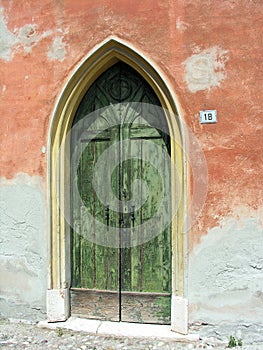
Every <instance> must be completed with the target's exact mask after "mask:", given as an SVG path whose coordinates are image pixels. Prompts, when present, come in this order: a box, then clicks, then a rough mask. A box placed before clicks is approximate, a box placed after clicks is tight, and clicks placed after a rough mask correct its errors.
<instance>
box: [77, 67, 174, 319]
mask: <svg viewBox="0 0 263 350" xmlns="http://www.w3.org/2000/svg"><path fill="white" fill-rule="evenodd" d="M155 106H156V107H155ZM160 106H161V104H160V101H159V100H158V98H157V96H156V94H155V92H154V91H153V89H152V88H151V87H150V85H149V84H148V83H147V82H146V81H145V80H144V79H143V78H142V77H141V76H140V74H139V73H138V72H137V71H136V70H134V69H133V68H131V67H130V66H128V65H127V64H125V63H123V62H118V63H116V64H114V65H113V66H111V67H110V68H109V69H108V70H106V71H105V72H104V73H103V74H101V75H100V76H99V78H98V79H97V80H96V81H95V82H94V83H93V84H92V86H91V87H90V88H89V90H88V91H87V93H86V94H85V96H84V97H83V99H82V101H81V103H80V105H79V107H78V109H77V112H76V115H75V118H74V121H73V126H72V134H71V165H72V166H71V213H72V235H71V271H72V276H71V313H72V315H78V316H82V317H83V316H84V317H87V318H94V319H103V320H114V321H130V322H140V323H159V324H169V323H170V303H171V227H170V225H167V224H165V223H163V224H162V222H163V221H164V218H165V217H169V210H170V201H171V199H170V164H169V153H170V139H169V136H168V133H167V132H166V131H168V127H167V123H166V119H165V115H164V112H163V111H162V109H161V107H160ZM165 154H166V155H168V157H166V156H165ZM154 164H155V165H154ZM156 164H157V166H156ZM164 187H165V190H164ZM164 192H166V194H167V193H169V196H168V197H169V198H168V199H167V198H165V199H164V197H165V196H164ZM166 197H167V195H166ZM163 202H164V203H163ZM160 208H161V209H160ZM153 217H154V219H155V220H152V218H153ZM156 230H159V232H156Z"/></svg>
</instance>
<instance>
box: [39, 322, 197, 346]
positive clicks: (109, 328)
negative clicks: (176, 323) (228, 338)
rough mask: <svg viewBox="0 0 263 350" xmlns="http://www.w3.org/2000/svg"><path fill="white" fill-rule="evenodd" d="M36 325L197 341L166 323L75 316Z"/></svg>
mask: <svg viewBox="0 0 263 350" xmlns="http://www.w3.org/2000/svg"><path fill="white" fill-rule="evenodd" d="M38 327H40V328H49V329H58V328H62V329H68V330H72V331H82V332H86V333H91V334H96V335H101V336H108V335H110V336H116V337H117V336H119V337H132V338H155V339H162V340H173V341H181V342H197V341H198V340H199V335H198V334H195V333H193V334H186V335H183V334H179V333H176V332H173V331H172V330H171V326H166V325H156V324H139V323H128V322H110V321H99V320H89V319H84V318H77V317H70V318H69V319H68V320H67V321H65V322H48V321H40V322H39V323H38Z"/></svg>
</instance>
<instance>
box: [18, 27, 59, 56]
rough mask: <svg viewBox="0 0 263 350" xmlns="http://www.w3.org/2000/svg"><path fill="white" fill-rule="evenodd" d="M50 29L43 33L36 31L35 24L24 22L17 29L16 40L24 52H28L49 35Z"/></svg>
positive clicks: (50, 33)
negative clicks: (24, 23)
mask: <svg viewBox="0 0 263 350" xmlns="http://www.w3.org/2000/svg"><path fill="white" fill-rule="evenodd" d="M52 34H53V32H52V30H48V31H46V32H43V33H41V34H40V33H38V31H37V26H36V25H35V24H26V25H24V26H23V27H21V28H19V29H18V35H17V38H18V42H19V44H20V45H22V46H23V48H24V50H25V52H27V53H28V52H30V51H31V49H32V48H33V47H34V46H35V45H37V44H38V43H39V42H40V41H41V40H43V39H44V38H46V37H48V36H51V35H52Z"/></svg>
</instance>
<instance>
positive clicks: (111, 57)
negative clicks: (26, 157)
mask: <svg viewBox="0 0 263 350" xmlns="http://www.w3.org/2000/svg"><path fill="white" fill-rule="evenodd" d="M117 61H123V62H125V63H126V64H129V65H130V66H132V67H133V68H134V69H136V70H137V71H138V72H139V73H140V74H141V75H142V77H143V78H144V79H145V80H146V81H147V82H148V83H149V84H150V85H151V87H152V88H153V90H154V91H155V93H156V95H157V96H158V98H159V100H160V102H161V104H162V106H163V108H164V109H165V111H166V113H165V114H166V117H167V122H168V126H169V129H170V135H171V158H172V160H173V161H174V164H175V167H176V170H174V171H172V182H175V178H176V179H177V182H178V179H179V182H180V192H181V200H180V204H179V208H178V209H177V214H176V217H174V219H173V221H172V276H173V277H172V303H171V304H172V306H171V320H172V321H171V329H172V330H174V331H177V332H180V333H184V334H186V333H187V329H188V302H187V299H186V298H185V274H184V266H185V265H186V264H185V260H186V254H185V253H184V252H185V251H186V240H185V238H184V235H183V218H184V216H185V208H186V186H185V184H186V171H185V168H184V164H186V162H185V159H184V158H185V156H184V152H183V151H182V150H183V149H184V147H183V146H184V130H183V127H182V123H181V121H180V117H179V115H178V104H177V103H176V101H175V98H174V96H173V94H172V90H171V89H169V87H168V86H169V84H168V83H167V82H165V79H164V78H163V77H162V74H160V73H159V72H158V69H157V68H156V67H154V64H150V63H149V60H148V59H146V58H145V57H143V55H142V54H141V53H139V52H138V50H136V49H135V48H131V46H130V45H128V44H127V43H124V42H122V41H120V40H119V39H117V38H110V39H108V40H106V41H105V42H103V43H101V44H100V45H99V46H98V47H96V48H95V49H94V50H93V51H92V52H90V54H89V55H88V56H87V58H86V59H85V60H84V61H83V62H82V63H81V64H80V65H79V66H78V67H77V69H76V70H75V72H74V73H73V74H72V76H71V77H70V78H69V80H68V83H67V84H66V86H65V87H64V89H63V91H62V93H61V95H60V96H59V99H58V102H57V104H56V106H55V109H54V113H53V117H52V121H51V124H50V129H49V140H48V201H49V215H48V216H49V233H48V234H49V239H48V242H49V245H48V253H49V274H48V290H47V318H48V321H49V322H56V321H65V320H66V319H67V318H68V317H69V316H70V293H69V288H70V238H69V237H70V234H69V233H70V228H69V226H68V224H67V222H66V220H65V218H64V215H63V213H64V210H65V208H66V207H68V205H67V204H68V203H69V201H70V190H69V188H70V175H69V171H68V169H70V164H69V157H68V155H69V154H70V145H69V144H67V143H66V142H64V141H65V139H66V135H67V133H68V132H69V130H70V128H71V125H72V122H73V119H74V115H75V113H76V110H77V107H78V105H79V103H80V101H81V99H82V97H83V96H84V94H85V93H86V91H87V90H88V89H89V87H90V86H91V84H92V83H93V82H94V81H95V80H96V79H97V78H98V77H99V76H100V74H101V73H102V72H103V71H105V70H106V69H107V68H109V67H110V66H111V65H113V64H114V63H116V62H117ZM172 188H174V191H173V193H174V198H172V200H173V201H175V188H176V187H175V184H173V183H172Z"/></svg>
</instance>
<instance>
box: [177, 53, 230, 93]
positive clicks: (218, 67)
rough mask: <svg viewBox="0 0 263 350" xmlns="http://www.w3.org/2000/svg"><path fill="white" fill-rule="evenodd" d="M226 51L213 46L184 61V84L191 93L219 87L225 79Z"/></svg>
mask: <svg viewBox="0 0 263 350" xmlns="http://www.w3.org/2000/svg"><path fill="white" fill-rule="evenodd" d="M227 53H228V51H225V50H222V49H221V48H219V47H217V46H214V47H211V48H209V49H207V50H204V51H201V52H200V53H198V54H194V55H192V56H191V57H189V58H188V59H187V60H186V61H184V65H185V82H186V83H187V86H188V89H189V90H190V91H191V92H197V91H201V90H206V89H210V88H211V87H213V86H219V85H220V82H221V81H223V80H224V79H225V78H226V71H225V62H226V61H227V60H228V56H227Z"/></svg>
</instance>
